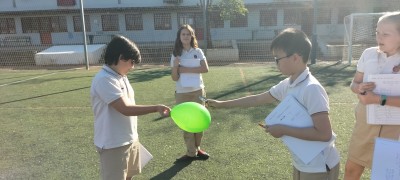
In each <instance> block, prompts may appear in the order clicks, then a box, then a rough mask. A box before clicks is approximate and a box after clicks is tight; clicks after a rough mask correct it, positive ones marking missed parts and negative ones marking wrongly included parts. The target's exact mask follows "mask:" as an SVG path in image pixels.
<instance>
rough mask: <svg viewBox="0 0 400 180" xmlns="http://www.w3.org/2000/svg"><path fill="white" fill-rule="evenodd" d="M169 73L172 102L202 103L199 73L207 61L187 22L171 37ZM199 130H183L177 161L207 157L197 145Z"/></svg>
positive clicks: (201, 84)
mask: <svg viewBox="0 0 400 180" xmlns="http://www.w3.org/2000/svg"><path fill="white" fill-rule="evenodd" d="M171 67H172V70H171V77H172V80H174V81H175V82H176V90H175V101H176V104H179V103H183V102H197V103H200V104H202V105H204V102H202V101H201V100H200V99H199V96H205V91H204V83H203V78H202V76H201V74H202V73H207V72H208V64H207V60H206V57H205V56H204V53H203V51H202V50H201V49H200V48H198V45H197V40H196V36H195V34H194V30H193V28H192V27H191V26H190V25H187V24H185V25H182V26H181V27H180V28H179V30H178V32H177V34H176V40H175V47H174V51H173V54H172V56H171ZM202 137H203V132H200V133H189V132H186V131H184V132H183V138H184V141H185V144H186V148H187V151H186V154H185V155H184V156H182V157H181V158H179V159H177V160H178V161H184V160H195V159H208V157H209V155H208V154H207V153H206V152H205V151H203V150H201V149H200V144H201V140H202Z"/></svg>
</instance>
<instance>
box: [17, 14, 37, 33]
mask: <svg viewBox="0 0 400 180" xmlns="http://www.w3.org/2000/svg"><path fill="white" fill-rule="evenodd" d="M21 24H22V32H23V33H38V32H39V22H38V20H37V19H35V18H30V17H23V18H21Z"/></svg>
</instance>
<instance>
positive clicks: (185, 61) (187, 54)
mask: <svg viewBox="0 0 400 180" xmlns="http://www.w3.org/2000/svg"><path fill="white" fill-rule="evenodd" d="M174 60H175V56H174V55H171V67H173V66H174ZM200 61H206V57H205V56H204V53H203V51H202V50H201V49H200V48H190V49H189V50H188V51H185V50H182V55H181V56H180V66H183V67H200V66H201V65H200ZM203 88H204V83H203V78H202V76H201V73H181V74H180V77H179V79H178V81H176V92H177V93H187V92H193V91H197V90H200V89H203Z"/></svg>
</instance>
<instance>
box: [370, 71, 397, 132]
mask: <svg viewBox="0 0 400 180" xmlns="http://www.w3.org/2000/svg"><path fill="white" fill-rule="evenodd" d="M368 81H369V82H375V85H376V88H375V89H374V93H376V94H384V95H387V96H400V74H376V75H369V76H368ZM367 122H368V124H392V125H394V124H400V108H399V107H393V106H381V105H378V104H369V105H367Z"/></svg>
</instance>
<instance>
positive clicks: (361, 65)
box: [357, 50, 367, 72]
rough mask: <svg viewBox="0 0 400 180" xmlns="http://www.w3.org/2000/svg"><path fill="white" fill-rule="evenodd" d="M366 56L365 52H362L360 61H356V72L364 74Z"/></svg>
mask: <svg viewBox="0 0 400 180" xmlns="http://www.w3.org/2000/svg"><path fill="white" fill-rule="evenodd" d="M366 54H367V50H365V51H363V53H362V54H361V57H360V59H359V60H358V63H357V71H358V72H365V56H366Z"/></svg>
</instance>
